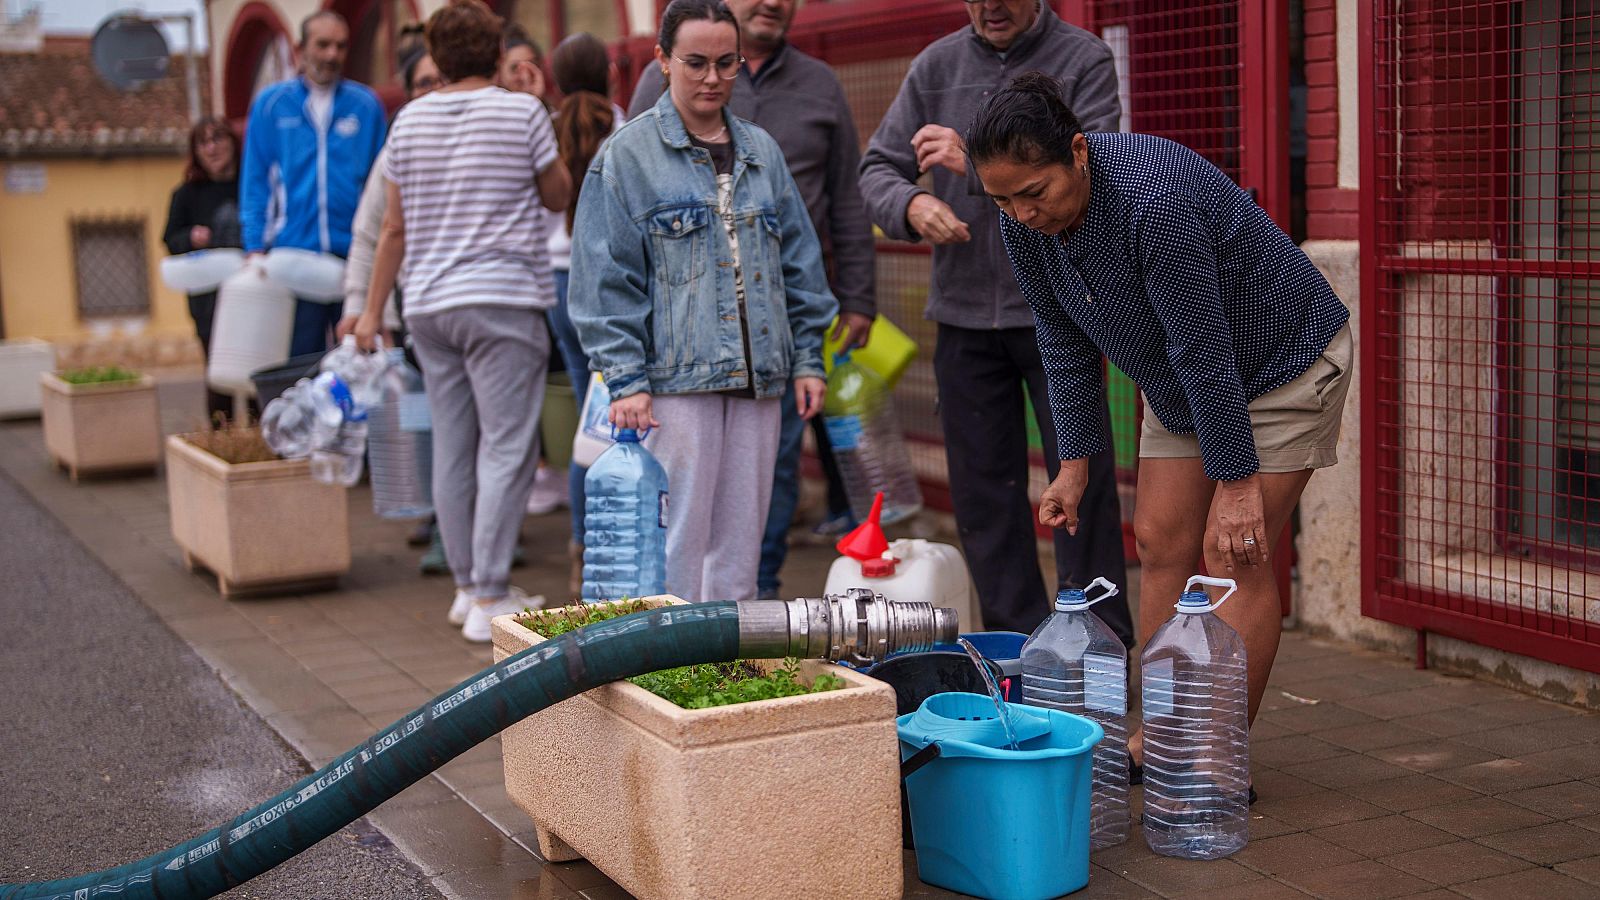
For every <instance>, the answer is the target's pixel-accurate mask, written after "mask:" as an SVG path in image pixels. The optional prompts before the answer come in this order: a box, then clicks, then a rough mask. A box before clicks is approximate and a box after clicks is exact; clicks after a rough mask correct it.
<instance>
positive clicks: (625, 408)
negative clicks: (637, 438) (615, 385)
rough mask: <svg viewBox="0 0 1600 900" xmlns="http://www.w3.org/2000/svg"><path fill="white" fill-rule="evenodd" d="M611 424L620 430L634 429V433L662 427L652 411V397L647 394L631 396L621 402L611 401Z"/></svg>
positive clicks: (641, 393)
mask: <svg viewBox="0 0 1600 900" xmlns="http://www.w3.org/2000/svg"><path fill="white" fill-rule="evenodd" d="M611 424H613V425H615V426H617V427H618V428H632V429H633V430H634V431H644V430H645V429H646V428H660V427H661V423H660V422H657V421H656V418H655V415H654V414H653V413H652V412H651V410H650V395H649V394H648V393H645V392H640V393H637V394H629V395H628V396H626V397H623V398H622V399H621V400H613V401H611Z"/></svg>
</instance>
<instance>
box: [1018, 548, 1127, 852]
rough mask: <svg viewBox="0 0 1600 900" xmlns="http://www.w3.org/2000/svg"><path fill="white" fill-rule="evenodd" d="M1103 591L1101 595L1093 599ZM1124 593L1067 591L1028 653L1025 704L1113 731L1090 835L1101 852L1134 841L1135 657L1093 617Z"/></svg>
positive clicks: (1103, 749) (1097, 763)
mask: <svg viewBox="0 0 1600 900" xmlns="http://www.w3.org/2000/svg"><path fill="white" fill-rule="evenodd" d="M1097 587H1098V588H1100V593H1099V594H1098V595H1096V596H1095V598H1094V599H1092V600H1091V599H1089V593H1088V592H1089V591H1090V590H1093V589H1095V588H1097ZM1117 593H1118V588H1117V586H1116V585H1114V584H1112V583H1111V582H1109V581H1107V580H1106V579H1104V578H1096V579H1095V580H1094V581H1093V582H1092V583H1090V585H1089V587H1088V588H1087V589H1078V588H1069V589H1067V590H1064V591H1061V592H1060V593H1059V594H1057V595H1056V608H1055V611H1054V612H1052V613H1051V614H1050V616H1049V617H1048V618H1046V619H1045V620H1044V622H1042V623H1040V625H1039V627H1038V628H1036V629H1034V632H1033V634H1032V636H1030V637H1029V638H1028V642H1027V643H1026V644H1023V645H1022V702H1023V703H1027V704H1029V705H1031V706H1042V707H1046V708H1049V709H1059V710H1064V711H1066V712H1070V713H1076V714H1077V715H1080V716H1086V717H1088V718H1090V719H1093V720H1094V721H1095V722H1096V723H1098V724H1099V725H1100V727H1101V729H1103V730H1104V731H1105V735H1106V736H1105V739H1104V740H1102V741H1101V742H1100V743H1099V744H1098V745H1096V746H1095V748H1094V800H1093V804H1092V807H1091V811H1090V826H1089V832H1090V842H1091V846H1092V847H1093V848H1094V849H1095V850H1100V849H1103V848H1105V847H1113V846H1116V845H1117V844H1120V843H1122V842H1123V841H1125V840H1127V839H1128V724H1127V717H1128V652H1127V649H1126V648H1125V647H1123V646H1122V640H1121V639H1120V638H1118V637H1117V634H1116V632H1114V631H1112V630H1111V627H1110V626H1109V625H1107V624H1106V623H1105V622H1102V621H1101V620H1100V617H1099V616H1097V615H1095V614H1094V613H1092V612H1090V611H1089V607H1091V606H1093V605H1094V604H1096V603H1099V602H1100V601H1101V600H1105V599H1107V598H1109V597H1115V596H1116V595H1117Z"/></svg>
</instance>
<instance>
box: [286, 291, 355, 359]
mask: <svg viewBox="0 0 1600 900" xmlns="http://www.w3.org/2000/svg"><path fill="white" fill-rule="evenodd" d="M342 315H344V304H343V303H316V302H313V301H311V300H302V299H300V298H299V297H296V298H295V300H294V336H293V337H292V338H290V340H289V356H291V357H295V356H302V355H304V354H307V353H321V352H323V351H324V350H327V349H328V341H329V340H330V339H331V335H332V334H333V329H334V327H335V326H337V325H338V324H339V317H340V316H342Z"/></svg>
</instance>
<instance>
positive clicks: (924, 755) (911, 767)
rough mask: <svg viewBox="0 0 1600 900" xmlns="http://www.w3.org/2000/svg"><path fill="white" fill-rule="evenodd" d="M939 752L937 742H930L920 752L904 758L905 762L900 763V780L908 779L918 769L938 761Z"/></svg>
mask: <svg viewBox="0 0 1600 900" xmlns="http://www.w3.org/2000/svg"><path fill="white" fill-rule="evenodd" d="M940 752H941V751H940V750H939V742H938V741H930V742H929V743H928V746H926V747H923V748H922V749H921V750H918V751H917V752H915V753H913V754H911V755H910V756H908V757H906V758H905V760H904V761H903V762H901V763H900V780H901V781H904V780H906V779H907V778H910V777H911V775H912V774H913V773H914V772H916V771H917V770H918V769H920V768H922V767H923V766H925V765H927V764H928V763H931V762H933V761H934V760H936V759H938V758H939V753H940Z"/></svg>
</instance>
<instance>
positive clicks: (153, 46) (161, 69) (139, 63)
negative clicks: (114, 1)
mask: <svg viewBox="0 0 1600 900" xmlns="http://www.w3.org/2000/svg"><path fill="white" fill-rule="evenodd" d="M89 55H90V58H91V59H93V60H94V68H95V71H96V72H99V73H100V77H101V78H104V79H105V80H106V81H107V82H109V83H110V84H111V85H112V86H113V87H115V88H117V89H118V90H123V91H136V90H138V89H139V88H140V87H142V86H143V85H144V83H145V82H147V81H159V80H160V79H162V78H165V77H167V69H168V67H169V66H170V65H171V64H172V55H171V54H170V53H169V52H168V51H167V39H166V38H165V37H162V35H161V29H159V28H157V27H156V25H155V23H154V22H151V21H150V20H148V19H145V18H142V17H141V16H139V15H138V14H136V13H127V12H124V13H113V14H112V15H111V16H109V17H107V18H106V20H105V21H104V22H101V23H100V27H99V28H97V29H95V32H94V38H93V39H92V40H91V41H90V42H89Z"/></svg>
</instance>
